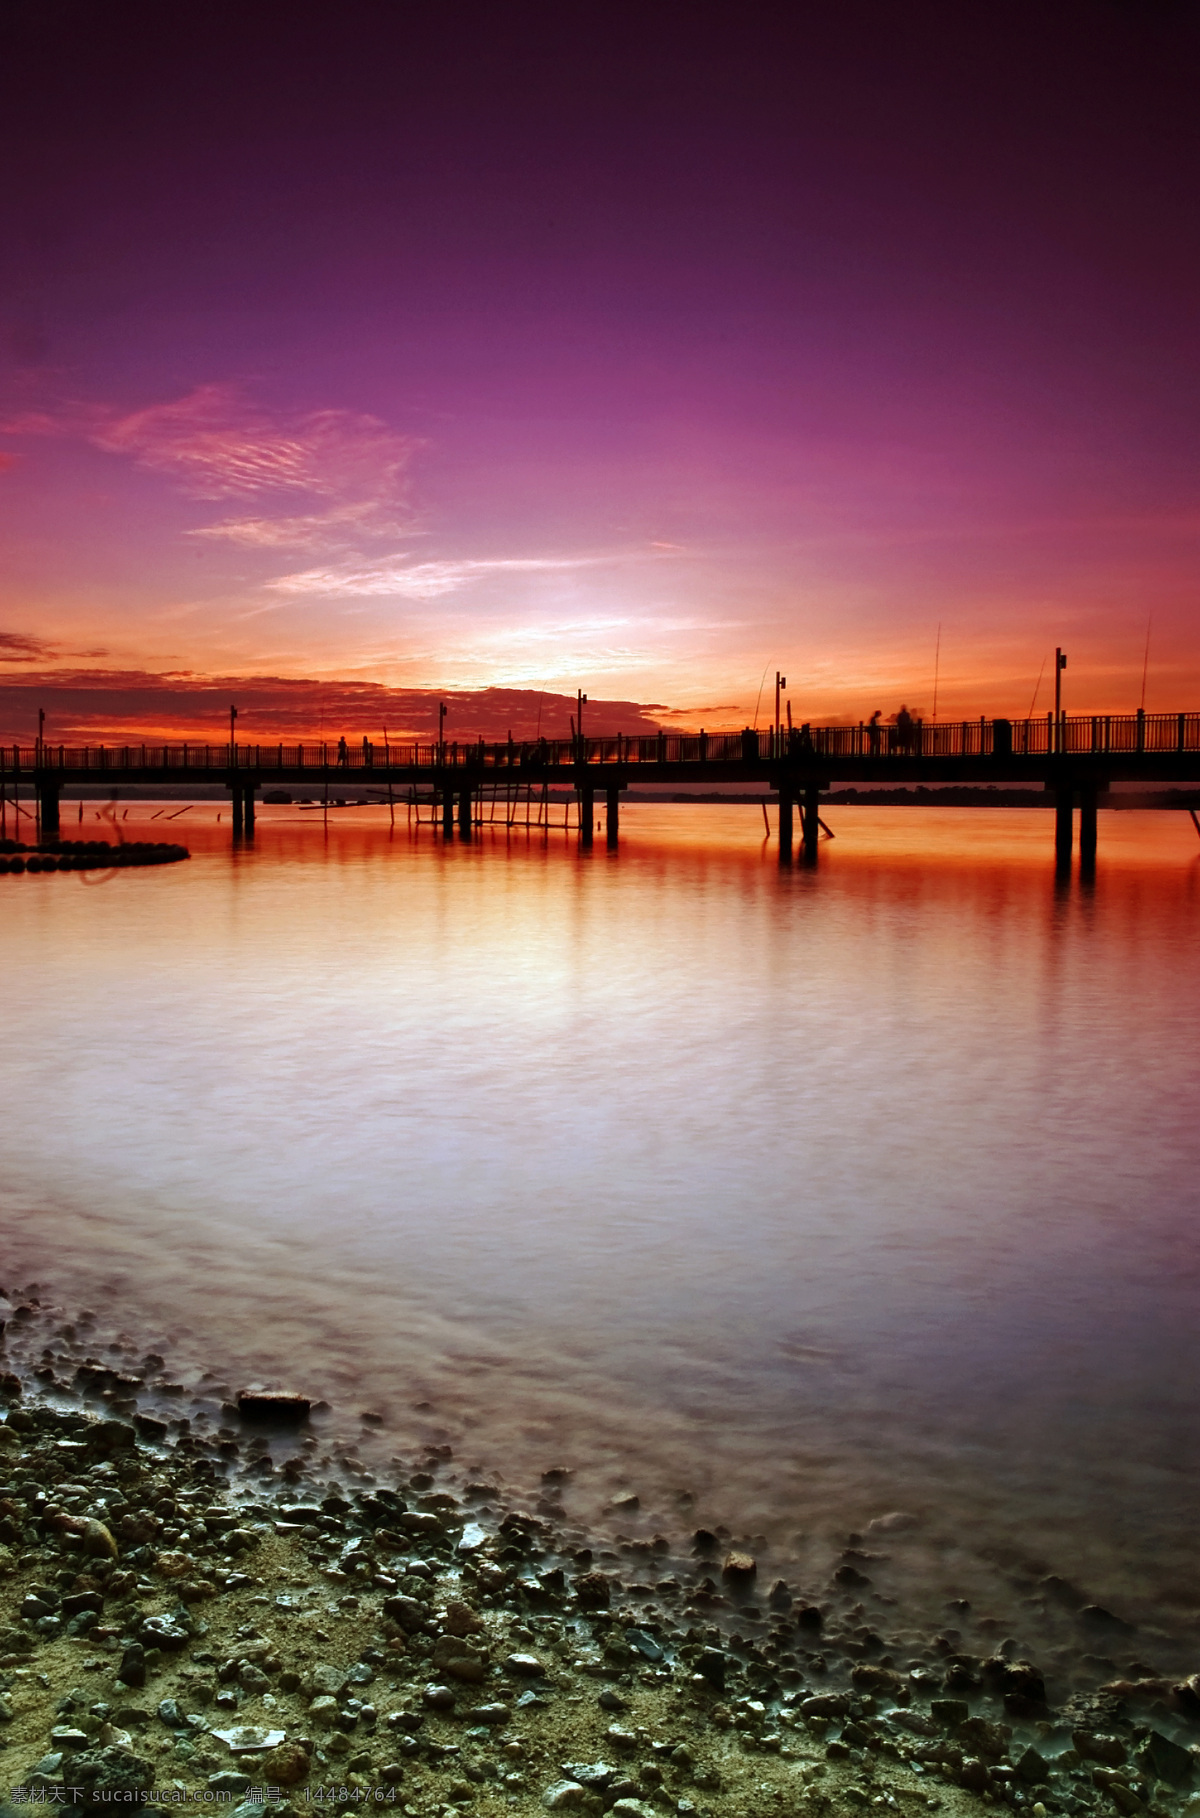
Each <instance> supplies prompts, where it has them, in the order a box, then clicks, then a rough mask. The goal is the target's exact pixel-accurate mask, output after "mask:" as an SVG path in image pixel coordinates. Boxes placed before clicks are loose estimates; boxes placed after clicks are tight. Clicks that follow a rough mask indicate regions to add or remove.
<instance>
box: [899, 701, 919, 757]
mask: <svg viewBox="0 0 1200 1818" xmlns="http://www.w3.org/2000/svg"><path fill="white" fill-rule="evenodd" d="M916 724H917V722H916V721H915V720H914V719H913V716H912V714H911V713H910V712H909V711H908V708H907V707H906V706H905V705H904V704H903V702H901V705H900V711H899V713H898V714H897V715H896V744H897V746H898V748H899V749H900V750H901V751H911V750H912V748H913V734H914V732H915V730H916Z"/></svg>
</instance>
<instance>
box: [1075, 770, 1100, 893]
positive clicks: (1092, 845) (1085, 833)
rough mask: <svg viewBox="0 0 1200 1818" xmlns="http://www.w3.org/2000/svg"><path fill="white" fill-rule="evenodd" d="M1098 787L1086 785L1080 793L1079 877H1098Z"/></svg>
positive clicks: (1090, 784)
mask: <svg viewBox="0 0 1200 1818" xmlns="http://www.w3.org/2000/svg"><path fill="white" fill-rule="evenodd" d="M1096 794H1097V790H1096V785H1095V783H1085V784H1084V786H1083V788H1082V789H1081V790H1080V791H1079V875H1080V877H1095V875H1096Z"/></svg>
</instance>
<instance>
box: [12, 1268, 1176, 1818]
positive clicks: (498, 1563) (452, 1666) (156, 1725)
mask: <svg viewBox="0 0 1200 1818" xmlns="http://www.w3.org/2000/svg"><path fill="white" fill-rule="evenodd" d="M10 1311H11V1312H12V1316H13V1322H14V1323H13V1328H12V1330H11V1331H10V1334H9V1341H10V1351H9V1356H8V1359H7V1362H4V1363H0V1371H2V1372H3V1373H2V1374H0V1599H2V1602H0V1609H2V1615H0V1789H3V1791H4V1794H5V1796H6V1797H7V1800H8V1802H9V1804H8V1809H7V1810H6V1811H5V1813H4V1815H3V1818H11V1814H12V1813H14V1812H16V1811H24V1810H26V1809H28V1807H29V1805H31V1804H44V1803H57V1804H75V1805H79V1806H81V1807H82V1808H83V1809H85V1810H87V1811H90V1812H102V1811H108V1810H110V1809H112V1808H113V1807H122V1806H123V1807H127V1808H130V1809H134V1810H137V1809H139V1808H151V1809H156V1810H159V1811H163V1812H166V1811H171V1810H178V1809H180V1808H188V1809H190V1808H192V1807H194V1806H200V1805H210V1806H214V1805H215V1806H222V1807H226V1808H228V1809H230V1810H234V1811H237V1812H239V1813H240V1814H241V1818H251V1814H258V1813H259V1812H260V1811H261V1807H262V1805H263V1804H264V1803H266V1804H268V1805H269V1806H271V1807H272V1808H273V1809H275V1810H277V1811H279V1812H280V1813H281V1814H283V1818H288V1815H289V1814H298V1813H301V1812H304V1811H306V1810H312V1809H314V1808H315V1809H324V1808H326V1807H328V1806H329V1805H337V1804H361V1805H379V1806H383V1807H390V1808H391V1809H393V1810H394V1811H396V1812H397V1813H403V1814H404V1815H405V1818H432V1815H433V1814H438V1815H440V1818H444V1815H446V1814H449V1813H453V1812H473V1813H479V1814H490V1813H501V1812H503V1813H506V1814H508V1813H513V1812H516V1813H523V1812H528V1813H535V1812H541V1811H546V1810H549V1811H564V1812H579V1813H591V1814H600V1813H604V1812H611V1813H613V1814H614V1815H615V1818H650V1815H651V1814H654V1815H656V1818H657V1815H661V1814H666V1813H672V1812H674V1813H679V1814H681V1815H683V1818H688V1815H690V1814H696V1815H698V1818H725V1815H726V1814H728V1815H729V1818H743V1815H745V1818H758V1815H760V1814H770V1815H771V1818H776V1815H784V1818H786V1814H789V1813H797V1814H806V1815H809V1814H811V1818H826V1815H827V1814H830V1813H834V1812H849V1811H852V1810H860V1809H861V1808H863V1807H866V1806H872V1807H875V1806H881V1807H886V1808H888V1809H889V1810H891V1811H893V1812H896V1811H900V1812H909V1813H916V1812H918V1811H927V1810H932V1811H941V1812H943V1813H947V1814H955V1813H967V1812H970V1813H975V1812H978V1811H979V1810H980V1808H981V1807H983V1806H989V1805H991V1806H995V1805H1007V1806H1010V1807H1012V1808H1013V1809H1014V1810H1016V1811H1027V1812H1028V1813H1029V1814H1030V1818H1048V1815H1056V1814H1067V1815H1068V1818H1074V1815H1075V1814H1086V1813H1097V1814H1101V1815H1106V1814H1109V1813H1113V1812H1115V1813H1118V1814H1121V1818H1134V1815H1135V1814H1139V1813H1141V1812H1143V1811H1147V1812H1149V1813H1151V1814H1163V1815H1171V1818H1173V1815H1174V1814H1178V1813H1182V1812H1185V1811H1186V1812H1188V1813H1189V1814H1200V1775H1197V1773H1196V1768H1197V1763H1198V1762H1200V1677H1193V1678H1188V1677H1179V1676H1178V1674H1177V1673H1176V1674H1172V1675H1166V1676H1163V1675H1159V1674H1156V1672H1155V1671H1154V1668H1153V1666H1152V1665H1151V1664H1149V1663H1147V1662H1144V1661H1140V1660H1138V1659H1136V1658H1133V1659H1131V1660H1130V1661H1129V1663H1128V1665H1129V1672H1128V1675H1127V1676H1126V1677H1124V1678H1115V1679H1112V1680H1110V1681H1108V1682H1107V1683H1103V1684H1100V1685H1098V1686H1095V1687H1094V1688H1093V1689H1091V1690H1087V1691H1080V1690H1074V1691H1067V1692H1066V1694H1065V1695H1063V1694H1062V1693H1061V1692H1059V1691H1057V1690H1056V1686H1055V1682H1054V1677H1053V1675H1052V1674H1046V1673H1044V1672H1043V1670H1042V1668H1041V1667H1040V1666H1039V1664H1038V1663H1037V1662H1036V1661H1033V1660H1030V1659H1028V1658H1025V1657H1023V1655H1022V1652H1021V1650H1020V1648H1019V1646H1018V1644H1017V1643H1016V1641H1015V1640H1014V1639H1013V1638H1012V1637H1005V1636H995V1637H993V1638H992V1639H991V1640H990V1642H989V1644H988V1647H987V1649H986V1651H985V1649H984V1648H983V1647H981V1646H979V1645H977V1643H976V1644H975V1645H972V1641H971V1640H969V1639H968V1631H969V1630H970V1627H971V1621H972V1617H971V1612H970V1611H969V1610H968V1609H967V1607H966V1606H965V1605H962V1606H960V1607H958V1608H951V1609H950V1610H949V1611H948V1612H947V1626H946V1628H945V1630H944V1631H943V1632H941V1633H939V1634H933V1635H925V1634H921V1633H919V1632H917V1631H915V1630H914V1629H912V1628H910V1627H907V1626H906V1625H905V1621H904V1612H903V1610H902V1609H900V1608H899V1607H897V1606H896V1604H895V1603H894V1602H893V1601H892V1600H891V1599H890V1598H887V1597H885V1596H884V1595H883V1594H882V1593H880V1592H878V1591H877V1590H876V1589H875V1588H874V1586H873V1582H872V1561H873V1559H874V1558H879V1557H881V1556H882V1555H881V1553H880V1551H879V1549H881V1548H885V1547H886V1545H887V1538H888V1534H889V1531H891V1528H898V1527H900V1526H902V1525H903V1517H901V1516H894V1517H891V1518H887V1517H885V1518H883V1519H882V1520H879V1521H877V1522H875V1523H874V1524H873V1531H871V1532H869V1533H867V1534H866V1535H864V1536H858V1535H850V1536H847V1537H846V1545H845V1548H844V1551H843V1553H842V1557H841V1559H840V1561H839V1563H838V1564H837V1566H836V1569H835V1570H834V1572H833V1575H832V1579H831V1581H830V1582H828V1583H826V1584H824V1585H821V1586H809V1587H800V1586H796V1585H788V1584H786V1583H784V1582H783V1581H782V1580H777V1581H775V1582H769V1583H768V1582H762V1581H761V1576H760V1572H759V1566H758V1562H757V1561H756V1559H755V1558H754V1556H753V1555H752V1554H751V1553H750V1552H748V1551H744V1550H743V1549H742V1548H741V1546H739V1545H738V1544H736V1543H734V1542H733V1540H732V1537H730V1536H726V1535H724V1534H721V1533H709V1532H706V1531H704V1530H693V1531H692V1532H691V1533H690V1534H687V1535H686V1536H684V1537H682V1539H681V1538H680V1537H677V1536H669V1535H666V1534H660V1533H654V1534H643V1533H637V1532H635V1531H633V1530H636V1528H637V1526H638V1524H637V1514H638V1509H637V1499H636V1497H634V1496H632V1495H631V1496H629V1497H628V1498H627V1499H626V1504H627V1506H626V1508H625V1509H624V1510H622V1509H621V1508H620V1507H617V1508H616V1509H615V1510H614V1518H615V1520H616V1521H617V1522H618V1524H619V1523H620V1521H621V1519H622V1516H623V1515H624V1517H625V1519H626V1526H627V1527H628V1528H629V1529H630V1530H631V1532H630V1533H629V1534H627V1535H625V1536H624V1537H621V1535H620V1534H618V1536H617V1538H616V1539H613V1538H612V1537H603V1536H602V1537H597V1536H588V1535H586V1534H582V1533H580V1532H579V1531H578V1530H577V1529H575V1528H573V1527H572V1525H571V1523H570V1522H569V1520H568V1519H567V1517H566V1515H565V1513H564V1510H563V1503H562V1492H563V1486H564V1481H565V1479H566V1478H567V1476H568V1472H567V1471H565V1470H561V1471H550V1472H548V1473H547V1474H546V1477H545V1478H544V1480H543V1482H542V1483H541V1485H540V1486H538V1487H537V1488H536V1490H535V1492H534V1494H533V1495H532V1496H531V1497H530V1498H529V1499H527V1500H526V1501H522V1500H521V1499H517V1498H513V1497H511V1496H506V1495H502V1494H501V1492H500V1491H499V1489H498V1487H497V1486H496V1485H495V1484H493V1483H490V1482H487V1481H480V1480H477V1479H472V1478H470V1477H469V1476H467V1474H466V1473H465V1472H463V1471H461V1470H460V1468H459V1466H458V1463H457V1461H456V1460H455V1459H454V1458H453V1457H452V1456H451V1455H450V1450H449V1448H448V1447H446V1446H435V1447H431V1448H429V1449H428V1450H426V1451H425V1452H424V1453H423V1454H420V1455H417V1456H414V1457H412V1458H410V1459H408V1460H403V1461H402V1460H401V1459H400V1458H398V1457H397V1458H395V1459H394V1460H393V1461H392V1462H393V1469H392V1473H391V1476H390V1478H388V1479H387V1480H385V1479H384V1477H383V1476H382V1474H380V1473H372V1472H368V1471H366V1470H363V1469H362V1468H361V1467H355V1466H354V1465H353V1463H352V1462H351V1464H350V1465H349V1466H348V1467H347V1469H346V1470H344V1471H342V1472H341V1473H332V1472H331V1471H330V1469H329V1461H328V1459H327V1458H326V1459H320V1458H319V1457H318V1441H317V1439H316V1438H315V1437H314V1435H313V1433H312V1432H311V1431H310V1430H309V1429H308V1426H307V1423H306V1420H305V1418H304V1414H305V1409H304V1408H303V1407H302V1406H300V1407H291V1408H289V1407H287V1406H281V1405H280V1404H277V1403H276V1404H272V1403H271V1401H270V1399H269V1398H259V1399H258V1400H257V1401H256V1400H255V1399H254V1398H243V1399H242V1400H240V1401H239V1400H238V1399H237V1398H235V1397H233V1396H232V1392H231V1391H229V1392H228V1393H229V1394H230V1399H229V1400H227V1401H226V1402H225V1403H224V1405H223V1406H222V1407H221V1408H220V1411H219V1415H218V1417H217V1420H216V1423H215V1424H213V1425H212V1426H211V1427H207V1426H205V1425H204V1424H203V1423H202V1422H201V1423H195V1424H194V1423H193V1419H192V1418H191V1416H190V1415H189V1414H188V1413H187V1412H185V1411H184V1408H183V1405H182V1404H177V1405H178V1406H179V1412H178V1413H176V1414H175V1415H174V1416H172V1417H170V1418H164V1417H163V1416H162V1414H161V1412H148V1411H146V1409H147V1406H148V1405H149V1402H150V1400H152V1399H153V1398H149V1397H148V1396H147V1395H146V1394H144V1393H143V1391H146V1390H147V1387H148V1385H150V1384H154V1383H157V1391H158V1392H157V1402H156V1404H155V1405H157V1406H158V1407H159V1409H161V1407H162V1404H163V1402H164V1400H166V1401H167V1402H170V1400H171V1392H172V1390H173V1389H176V1388H177V1387H178V1385H172V1384H171V1383H170V1382H169V1381H167V1380H166V1379H165V1378H164V1375H163V1358H162V1356H161V1355H158V1354H156V1353H151V1354H148V1355H137V1354H136V1347H133V1346H130V1345H129V1344H128V1343H125V1344H123V1345H110V1346H107V1347H104V1353H103V1355H101V1354H94V1355H93V1354H90V1353H89V1352H88V1348H87V1344H86V1341H85V1339H84V1338H81V1337H80V1335H79V1334H78V1333H77V1332H76V1330H75V1328H73V1327H71V1326H66V1327H63V1328H62V1331H63V1332H64V1333H66V1334H68V1335H69V1339H70V1341H71V1343H70V1346H68V1347H66V1349H71V1350H72V1355H73V1356H74V1355H76V1354H77V1355H78V1361H77V1362H75V1363H74V1366H73V1368H72V1370H71V1372H70V1373H69V1374H67V1372H66V1371H65V1368H64V1365H63V1361H62V1359H63V1356H64V1355H65V1354H66V1349H64V1350H62V1351H60V1352H58V1353H56V1352H55V1350H54V1348H53V1346H52V1345H46V1346H44V1347H43V1349H42V1350H41V1352H40V1361H39V1353H38V1352H37V1350H36V1346H34V1347H31V1346H30V1345H29V1344H28V1343H26V1344H24V1345H22V1344H21V1343H19V1342H18V1343H17V1344H16V1345H15V1347H14V1346H13V1345H12V1340H13V1338H14V1337H18V1338H19V1336H20V1334H21V1322H22V1320H24V1321H26V1322H29V1321H36V1319H37V1318H38V1316H39V1310H38V1309H37V1308H36V1306H29V1305H24V1306H22V1305H20V1304H18V1305H17V1306H15V1308H13V1309H10ZM40 1336H42V1337H47V1336H49V1334H47V1333H45V1332H43V1333H41V1334H40ZM99 1350H100V1348H99V1347H97V1353H99ZM14 1364H18V1365H19V1366H20V1367H18V1368H14V1367H13V1365H14ZM889 1521H890V1524H891V1528H890V1527H889ZM1045 1595H1046V1596H1048V1597H1058V1598H1060V1599H1061V1598H1068V1599H1069V1597H1070V1595H1071V1593H1070V1587H1069V1586H1065V1585H1062V1584H1061V1583H1054V1584H1049V1585H1047V1586H1046V1587H1045ZM1079 1615H1080V1617H1081V1619H1082V1621H1083V1623H1084V1626H1085V1628H1087V1627H1090V1629H1091V1630H1092V1631H1096V1630H1104V1629H1105V1625H1106V1624H1107V1625H1108V1626H1109V1628H1112V1627H1113V1626H1114V1625H1115V1626H1116V1627H1117V1628H1118V1629H1120V1628H1122V1627H1124V1626H1125V1625H1121V1624H1119V1623H1118V1621H1117V1618H1115V1617H1113V1616H1110V1615H1109V1613H1108V1612H1106V1611H1104V1610H1102V1609H1098V1608H1091V1609H1087V1608H1085V1609H1084V1610H1082V1611H1081V1612H1079ZM985 1634H986V1631H985V1630H984V1629H982V1628H981V1627H980V1626H978V1625H977V1627H976V1630H975V1635H976V1636H977V1637H979V1638H980V1639H982V1638H983V1637H984V1635H985Z"/></svg>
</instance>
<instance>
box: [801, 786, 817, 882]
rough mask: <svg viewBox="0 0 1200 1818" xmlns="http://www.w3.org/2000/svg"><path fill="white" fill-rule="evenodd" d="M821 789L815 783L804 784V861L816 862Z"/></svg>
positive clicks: (811, 863) (806, 862) (807, 862)
mask: <svg viewBox="0 0 1200 1818" xmlns="http://www.w3.org/2000/svg"><path fill="white" fill-rule="evenodd" d="M820 810H821V791H820V788H819V786H818V785H817V784H816V783H806V784H805V785H804V862H805V864H806V865H815V864H816V862H817V840H818V839H819V838H820V834H821V820H820Z"/></svg>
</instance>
